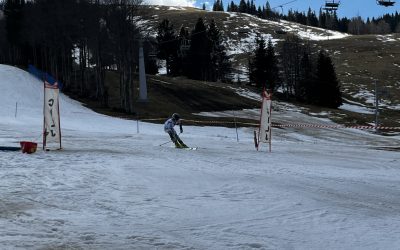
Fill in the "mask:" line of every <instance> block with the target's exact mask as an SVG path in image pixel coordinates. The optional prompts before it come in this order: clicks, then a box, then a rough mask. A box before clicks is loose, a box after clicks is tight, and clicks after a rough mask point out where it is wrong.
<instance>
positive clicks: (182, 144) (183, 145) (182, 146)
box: [178, 139, 188, 148]
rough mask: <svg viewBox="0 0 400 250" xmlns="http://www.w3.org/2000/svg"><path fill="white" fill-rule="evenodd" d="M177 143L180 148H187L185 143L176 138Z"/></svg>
mask: <svg viewBox="0 0 400 250" xmlns="http://www.w3.org/2000/svg"><path fill="white" fill-rule="evenodd" d="M178 142H179V144H180V145H181V148H188V146H186V144H185V143H183V141H182V140H180V139H178Z"/></svg>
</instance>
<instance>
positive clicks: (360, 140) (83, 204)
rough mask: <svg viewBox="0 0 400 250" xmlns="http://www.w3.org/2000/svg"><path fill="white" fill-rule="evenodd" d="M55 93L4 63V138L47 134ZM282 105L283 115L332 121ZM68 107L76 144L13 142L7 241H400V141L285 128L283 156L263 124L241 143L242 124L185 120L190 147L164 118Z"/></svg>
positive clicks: (0, 130) (8, 162) (3, 168)
mask: <svg viewBox="0 0 400 250" xmlns="http://www.w3.org/2000/svg"><path fill="white" fill-rule="evenodd" d="M42 92H43V84H42V83H41V82H40V81H39V80H37V79H36V78H34V77H32V76H31V75H29V74H28V73H26V72H24V71H22V70H20V69H17V68H14V67H11V66H5V65H0V105H1V107H2V108H1V109H0V115H1V119H0V144H1V146H16V145H18V142H19V141H22V140H32V141H36V142H40V140H41V131H42V126H43V125H42V121H43V116H42V105H43V99H42V98H43V93H42ZM249 96H252V95H249ZM253 96H254V95H253ZM16 104H17V105H16ZM273 107H274V109H273V113H272V119H273V121H274V122H277V121H278V122H281V123H284V122H298V123H305V122H307V123H312V122H319V123H329V124H331V123H332V122H331V121H327V120H318V119H317V118H314V117H310V116H307V115H305V114H302V113H301V112H298V110H297V109H295V108H294V109H291V108H287V107H288V106H286V105H285V104H284V103H276V104H275V102H273ZM60 109H61V110H60V112H61V129H62V134H63V141H62V145H63V149H62V150H51V151H48V152H46V151H42V150H41V149H40V148H39V149H38V151H37V152H36V153H34V154H31V155H28V154H22V153H21V152H18V151H17V152H11V151H0V178H1V189H0V201H1V203H0V225H1V227H0V246H1V248H2V249H397V248H398V246H399V245H400V238H399V237H398V236H399V235H400V200H399V197H400V181H399V180H400V164H399V161H400V156H399V152H396V151H390V150H389V149H392V150H393V149H395V148H396V147H397V148H398V147H399V145H400V144H399V142H400V138H399V137H395V136H392V137H384V136H380V135H377V134H373V133H370V132H367V131H359V130H355V129H351V130H350V129H347V130H346V129H300V128H296V129H289V128H285V129H277V128H274V129H273V131H272V132H273V140H272V152H271V153H269V152H268V147H267V146H266V145H262V147H261V151H258V152H257V151H256V150H255V149H254V144H253V130H254V128H239V129H238V138H239V141H237V137H236V130H235V129H230V128H224V127H215V126H213V127H208V126H202V127H196V126H184V133H183V134H181V138H182V139H183V141H184V142H185V143H187V144H188V145H189V146H196V147H198V150H196V151H188V150H181V149H175V148H173V147H172V144H171V143H167V144H165V145H163V146H159V145H160V144H162V143H165V142H167V141H168V140H169V137H168V135H166V134H165V133H164V131H163V126H162V124H150V123H144V122H139V127H137V124H138V123H137V121H132V120H124V119H118V118H113V117H108V116H105V115H100V114H97V113H95V112H93V111H91V110H89V109H87V108H85V107H83V106H82V105H81V104H80V103H79V102H76V101H74V100H71V99H69V98H68V97H67V96H64V95H62V96H61V103H60ZM16 111H17V112H16ZM235 113H236V116H242V115H245V114H249V115H252V116H257V112H255V111H254V110H243V111H235ZM210 119H212V117H210ZM138 131H139V132H138ZM39 146H41V144H40V143H39Z"/></svg>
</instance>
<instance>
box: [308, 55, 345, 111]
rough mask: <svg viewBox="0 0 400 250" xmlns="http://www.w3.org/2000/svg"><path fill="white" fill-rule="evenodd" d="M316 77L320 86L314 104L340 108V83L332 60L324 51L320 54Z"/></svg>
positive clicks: (317, 87)
mask: <svg viewBox="0 0 400 250" xmlns="http://www.w3.org/2000/svg"><path fill="white" fill-rule="evenodd" d="M316 76H317V77H316V80H317V83H318V84H317V85H316V91H315V93H316V95H315V96H313V98H314V99H313V101H314V103H315V104H317V105H321V106H324V107H329V108H338V107H339V106H340V105H342V94H341V91H340V83H339V81H338V80H337V77H336V72H335V68H334V66H333V63H332V60H331V58H330V57H329V56H328V55H327V54H326V52H325V51H322V50H321V51H320V52H319V54H318V61H317V72H316Z"/></svg>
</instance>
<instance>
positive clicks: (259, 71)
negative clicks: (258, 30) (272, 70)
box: [249, 36, 267, 88]
mask: <svg viewBox="0 0 400 250" xmlns="http://www.w3.org/2000/svg"><path fill="white" fill-rule="evenodd" d="M256 46H257V47H256V50H255V51H254V57H253V59H252V60H250V62H249V70H250V71H249V75H250V84H254V85H255V86H256V87H258V88H262V87H264V86H265V83H266V81H267V73H266V67H267V64H266V62H267V50H266V47H265V46H266V45H265V40H264V38H263V37H260V36H257V38H256Z"/></svg>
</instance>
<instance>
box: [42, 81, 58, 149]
mask: <svg viewBox="0 0 400 250" xmlns="http://www.w3.org/2000/svg"><path fill="white" fill-rule="evenodd" d="M58 96H59V89H58V84H57V82H56V83H54V84H53V85H51V84H49V83H48V82H45V84H44V133H43V137H44V138H43V147H45V146H46V144H47V143H60V148H61V133H60V114H59V107H58V103H59V102H58Z"/></svg>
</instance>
